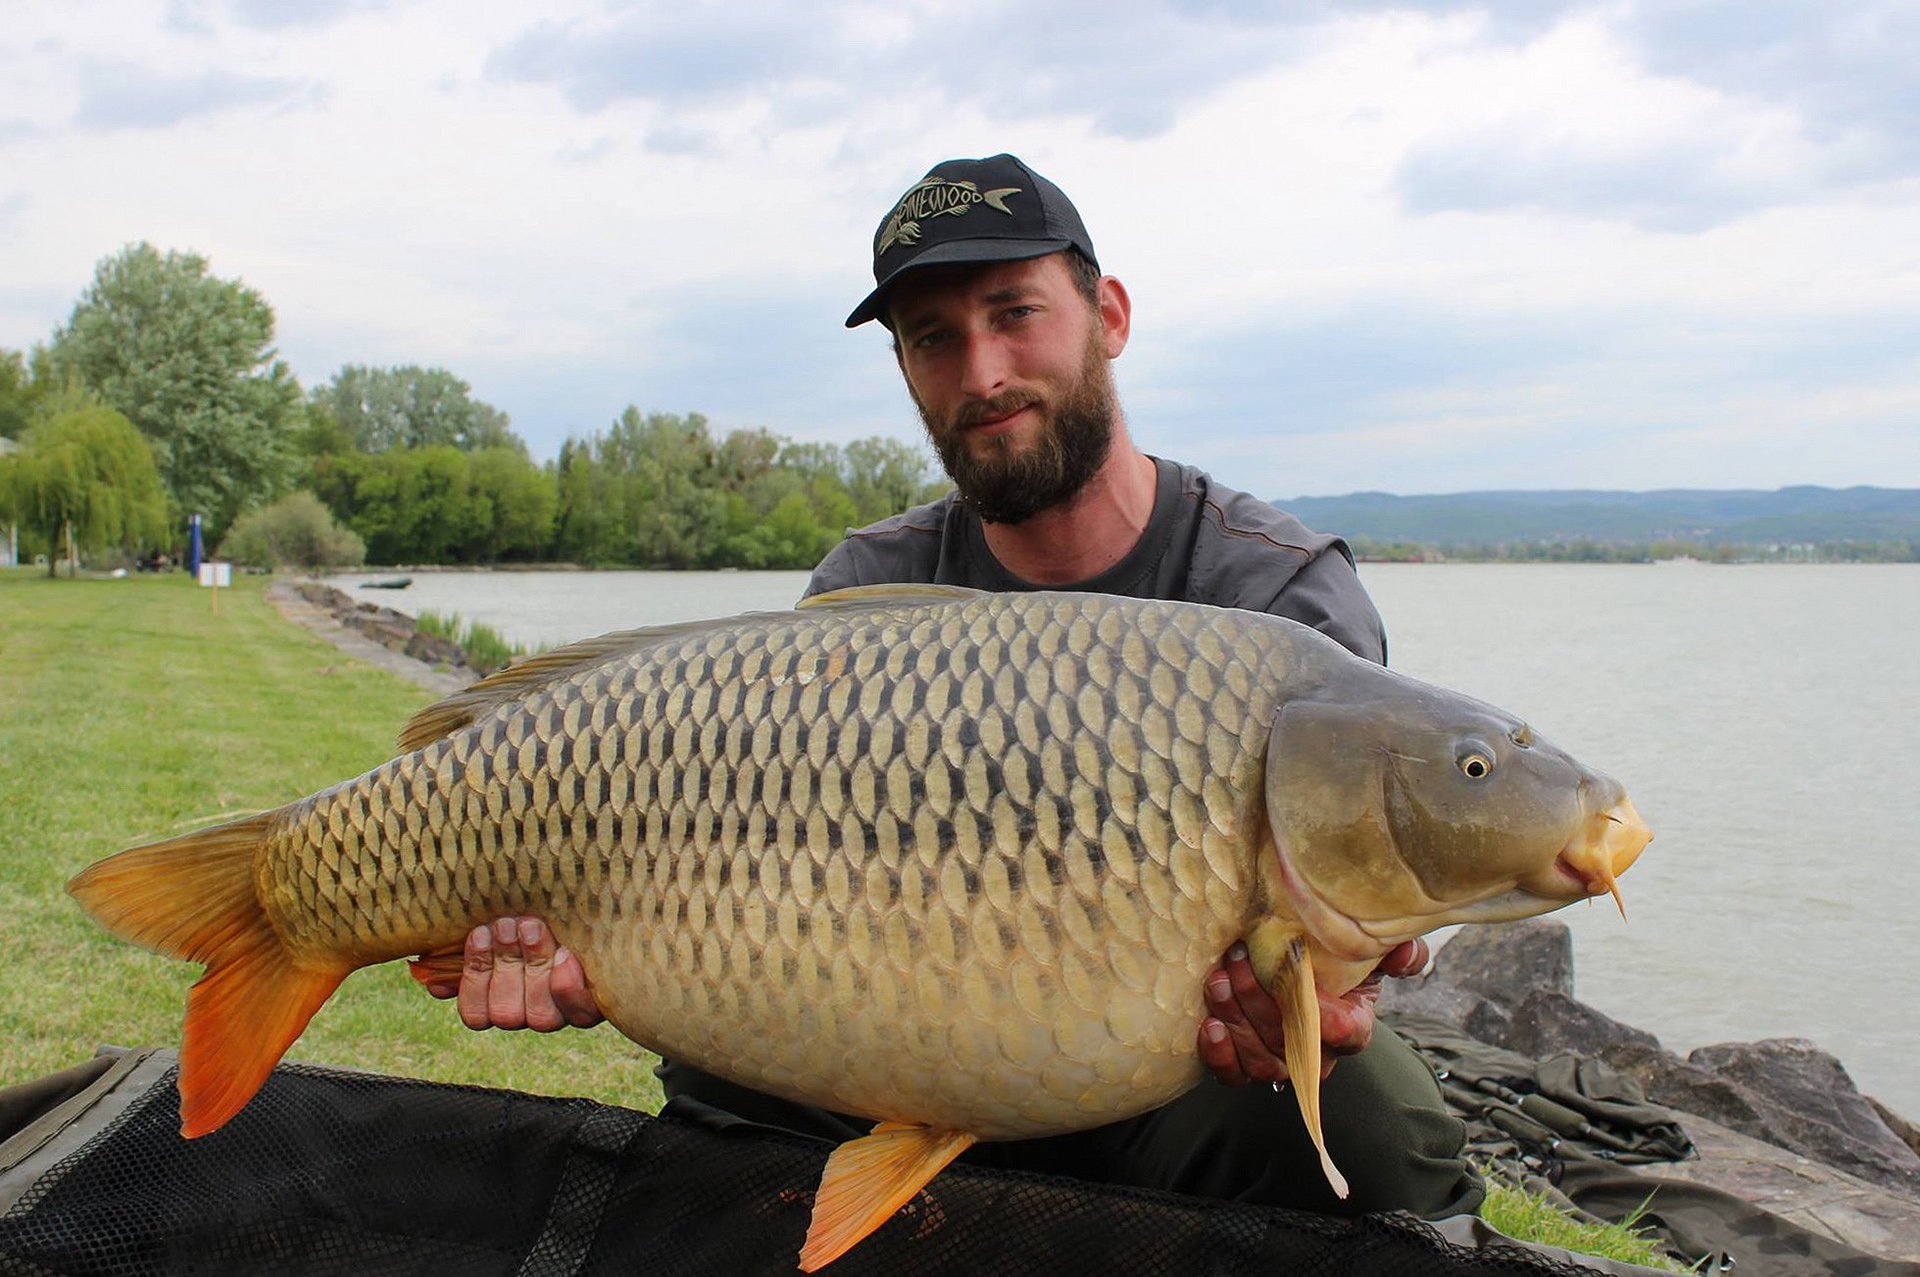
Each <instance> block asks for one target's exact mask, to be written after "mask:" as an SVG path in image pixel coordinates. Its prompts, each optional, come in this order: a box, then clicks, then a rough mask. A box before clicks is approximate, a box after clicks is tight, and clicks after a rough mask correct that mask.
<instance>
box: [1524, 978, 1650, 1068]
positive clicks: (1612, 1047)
mask: <svg viewBox="0 0 1920 1277" xmlns="http://www.w3.org/2000/svg"><path fill="white" fill-rule="evenodd" d="M1499 1045H1502V1046H1505V1047H1506V1048H1507V1049H1508V1050H1510V1051H1518V1052H1520V1053H1521V1054H1523V1055H1531V1056H1535V1057H1539V1056H1544V1055H1552V1054H1553V1053H1554V1052H1555V1051H1572V1052H1574V1053H1575V1054H1577V1055H1585V1056H1591V1057H1593V1058H1594V1059H1599V1060H1605V1061H1606V1062H1607V1063H1609V1064H1616V1066H1617V1063H1618V1061H1624V1060H1633V1059H1637V1058H1639V1056H1640V1055H1641V1054H1642V1053H1644V1052H1648V1051H1658V1050H1659V1049H1660V1039H1659V1038H1656V1037H1654V1036H1653V1034H1651V1033H1648V1032H1647V1031H1646V1030H1645V1029H1636V1028H1634V1027H1633V1026H1632V1025H1630V1024H1622V1023H1621V1022H1620V1021H1618V1020H1615V1019H1613V1018H1612V1017H1610V1016H1606V1015H1602V1014H1601V1013H1600V1012H1598V1011H1596V1010H1594V1009H1593V1008H1592V1007H1590V1006H1588V1005H1587V1004H1586V1003H1584V1002H1580V1001H1576V1000H1575V999H1574V998H1572V997H1569V996H1568V995H1567V994H1564V993H1561V992H1559V991H1558V990H1553V989H1536V990H1534V991H1533V992H1532V993H1530V994H1528V995H1527V997H1526V999H1525V1000H1524V1001H1522V1002H1521V1003H1520V1005H1519V1006H1518V1007H1515V1008H1514V1010H1513V1014H1512V1017H1511V1028H1510V1029H1509V1030H1508V1033H1507V1041H1505V1042H1503V1043H1500V1044H1499Z"/></svg>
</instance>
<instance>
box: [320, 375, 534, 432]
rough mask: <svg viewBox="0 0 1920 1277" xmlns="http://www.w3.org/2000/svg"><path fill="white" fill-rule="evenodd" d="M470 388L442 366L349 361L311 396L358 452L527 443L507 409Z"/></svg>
mask: <svg viewBox="0 0 1920 1277" xmlns="http://www.w3.org/2000/svg"><path fill="white" fill-rule="evenodd" d="M472 392H473V388H472V387H471V386H469V385H468V384H467V383H466V382H464V381H462V380H461V379H460V378H458V377H456V376H454V375H453V374H452V373H450V372H448V371H447V370H446V369H444V368H421V367H418V366H416V365H413V364H408V365H406V366H405V367H401V368H369V367H366V366H364V365H361V364H348V365H346V366H345V367H344V368H342V369H340V371H339V372H336V373H335V374H334V375H333V380H332V381H330V382H328V383H327V384H326V385H324V386H317V387H315V388H314V390H313V393H312V395H311V396H310V399H311V401H312V402H313V403H314V404H317V405H319V406H320V407H322V408H323V409H324V410H325V411H326V412H327V413H329V414H330V415H331V416H332V418H333V420H334V421H335V422H336V423H337V424H338V426H339V429H340V430H341V431H343V432H344V434H345V436H346V438H347V439H348V440H350V441H351V443H352V446H353V447H355V448H357V449H359V450H360V451H361V452H387V451H389V450H391V449H394V448H431V447H436V446H440V445H445V446H448V447H454V448H459V449H460V450H461V451H463V452H477V451H479V450H480V449H482V448H513V449H517V450H519V451H520V452H523V453H524V452H525V451H526V445H525V444H524V443H522V442H521V441H520V437H519V436H518V435H516V434H514V433H513V431H512V429H510V424H511V423H510V422H509V420H508V418H507V414H506V413H504V412H502V411H500V410H499V409H498V408H495V407H494V406H493V405H492V404H489V403H483V402H481V401H480V400H478V399H475V398H474V397H473V393H472Z"/></svg>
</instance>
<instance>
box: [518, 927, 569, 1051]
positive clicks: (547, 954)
mask: <svg viewBox="0 0 1920 1277" xmlns="http://www.w3.org/2000/svg"><path fill="white" fill-rule="evenodd" d="M520 955H521V958H522V960H523V961H524V962H525V964H526V966H525V986H524V990H523V994H522V997H521V1002H520V1005H521V1010H522V1012H523V1014H524V1015H525V1016H526V1026H527V1027H528V1028H529V1029H532V1030H533V1031H534V1032H536V1033H551V1032H553V1031H554V1030H555V1029H564V1028H565V1027H567V1017H566V1016H565V1015H564V1014H562V1013H561V1011H560V1008H559V1007H557V1006H555V1005H554V1002H553V933H552V932H551V931H549V930H547V928H546V925H545V924H544V923H542V922H541V921H540V920H539V919H538V918H522V919H520Z"/></svg>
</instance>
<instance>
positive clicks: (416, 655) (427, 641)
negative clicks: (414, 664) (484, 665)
mask: <svg viewBox="0 0 1920 1277" xmlns="http://www.w3.org/2000/svg"><path fill="white" fill-rule="evenodd" d="M402 650H403V651H405V652H406V654H407V655H408V656H411V657H412V658H413V659H414V660H416V661H425V662H426V663H427V664H429V665H461V664H464V663H465V662H466V659H467V654H466V653H465V652H463V651H461V650H460V645H459V644H457V643H455V642H453V641H452V640H451V639H444V638H441V637H440V636H439V635H438V634H429V633H427V632H426V631H425V630H415V631H414V632H413V635H412V637H410V638H408V639H407V643H406V646H405V648H403V649H402Z"/></svg>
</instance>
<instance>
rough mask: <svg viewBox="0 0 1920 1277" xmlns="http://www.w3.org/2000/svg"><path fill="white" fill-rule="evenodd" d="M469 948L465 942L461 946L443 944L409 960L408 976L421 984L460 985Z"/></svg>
mask: <svg viewBox="0 0 1920 1277" xmlns="http://www.w3.org/2000/svg"><path fill="white" fill-rule="evenodd" d="M466 966H467V946H466V942H465V941H461V942H460V943H459V944H443V945H441V946H440V947H439V948H438V949H429V950H427V951H426V952H425V953H423V954H421V955H420V956H419V957H417V958H409V959H407V974H408V975H410V976H412V977H413V978H414V979H415V980H418V981H419V982H420V983H421V984H424V985H428V986H432V985H436V984H454V983H458V982H459V979H460V973H461V972H462V971H464V970H466Z"/></svg>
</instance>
